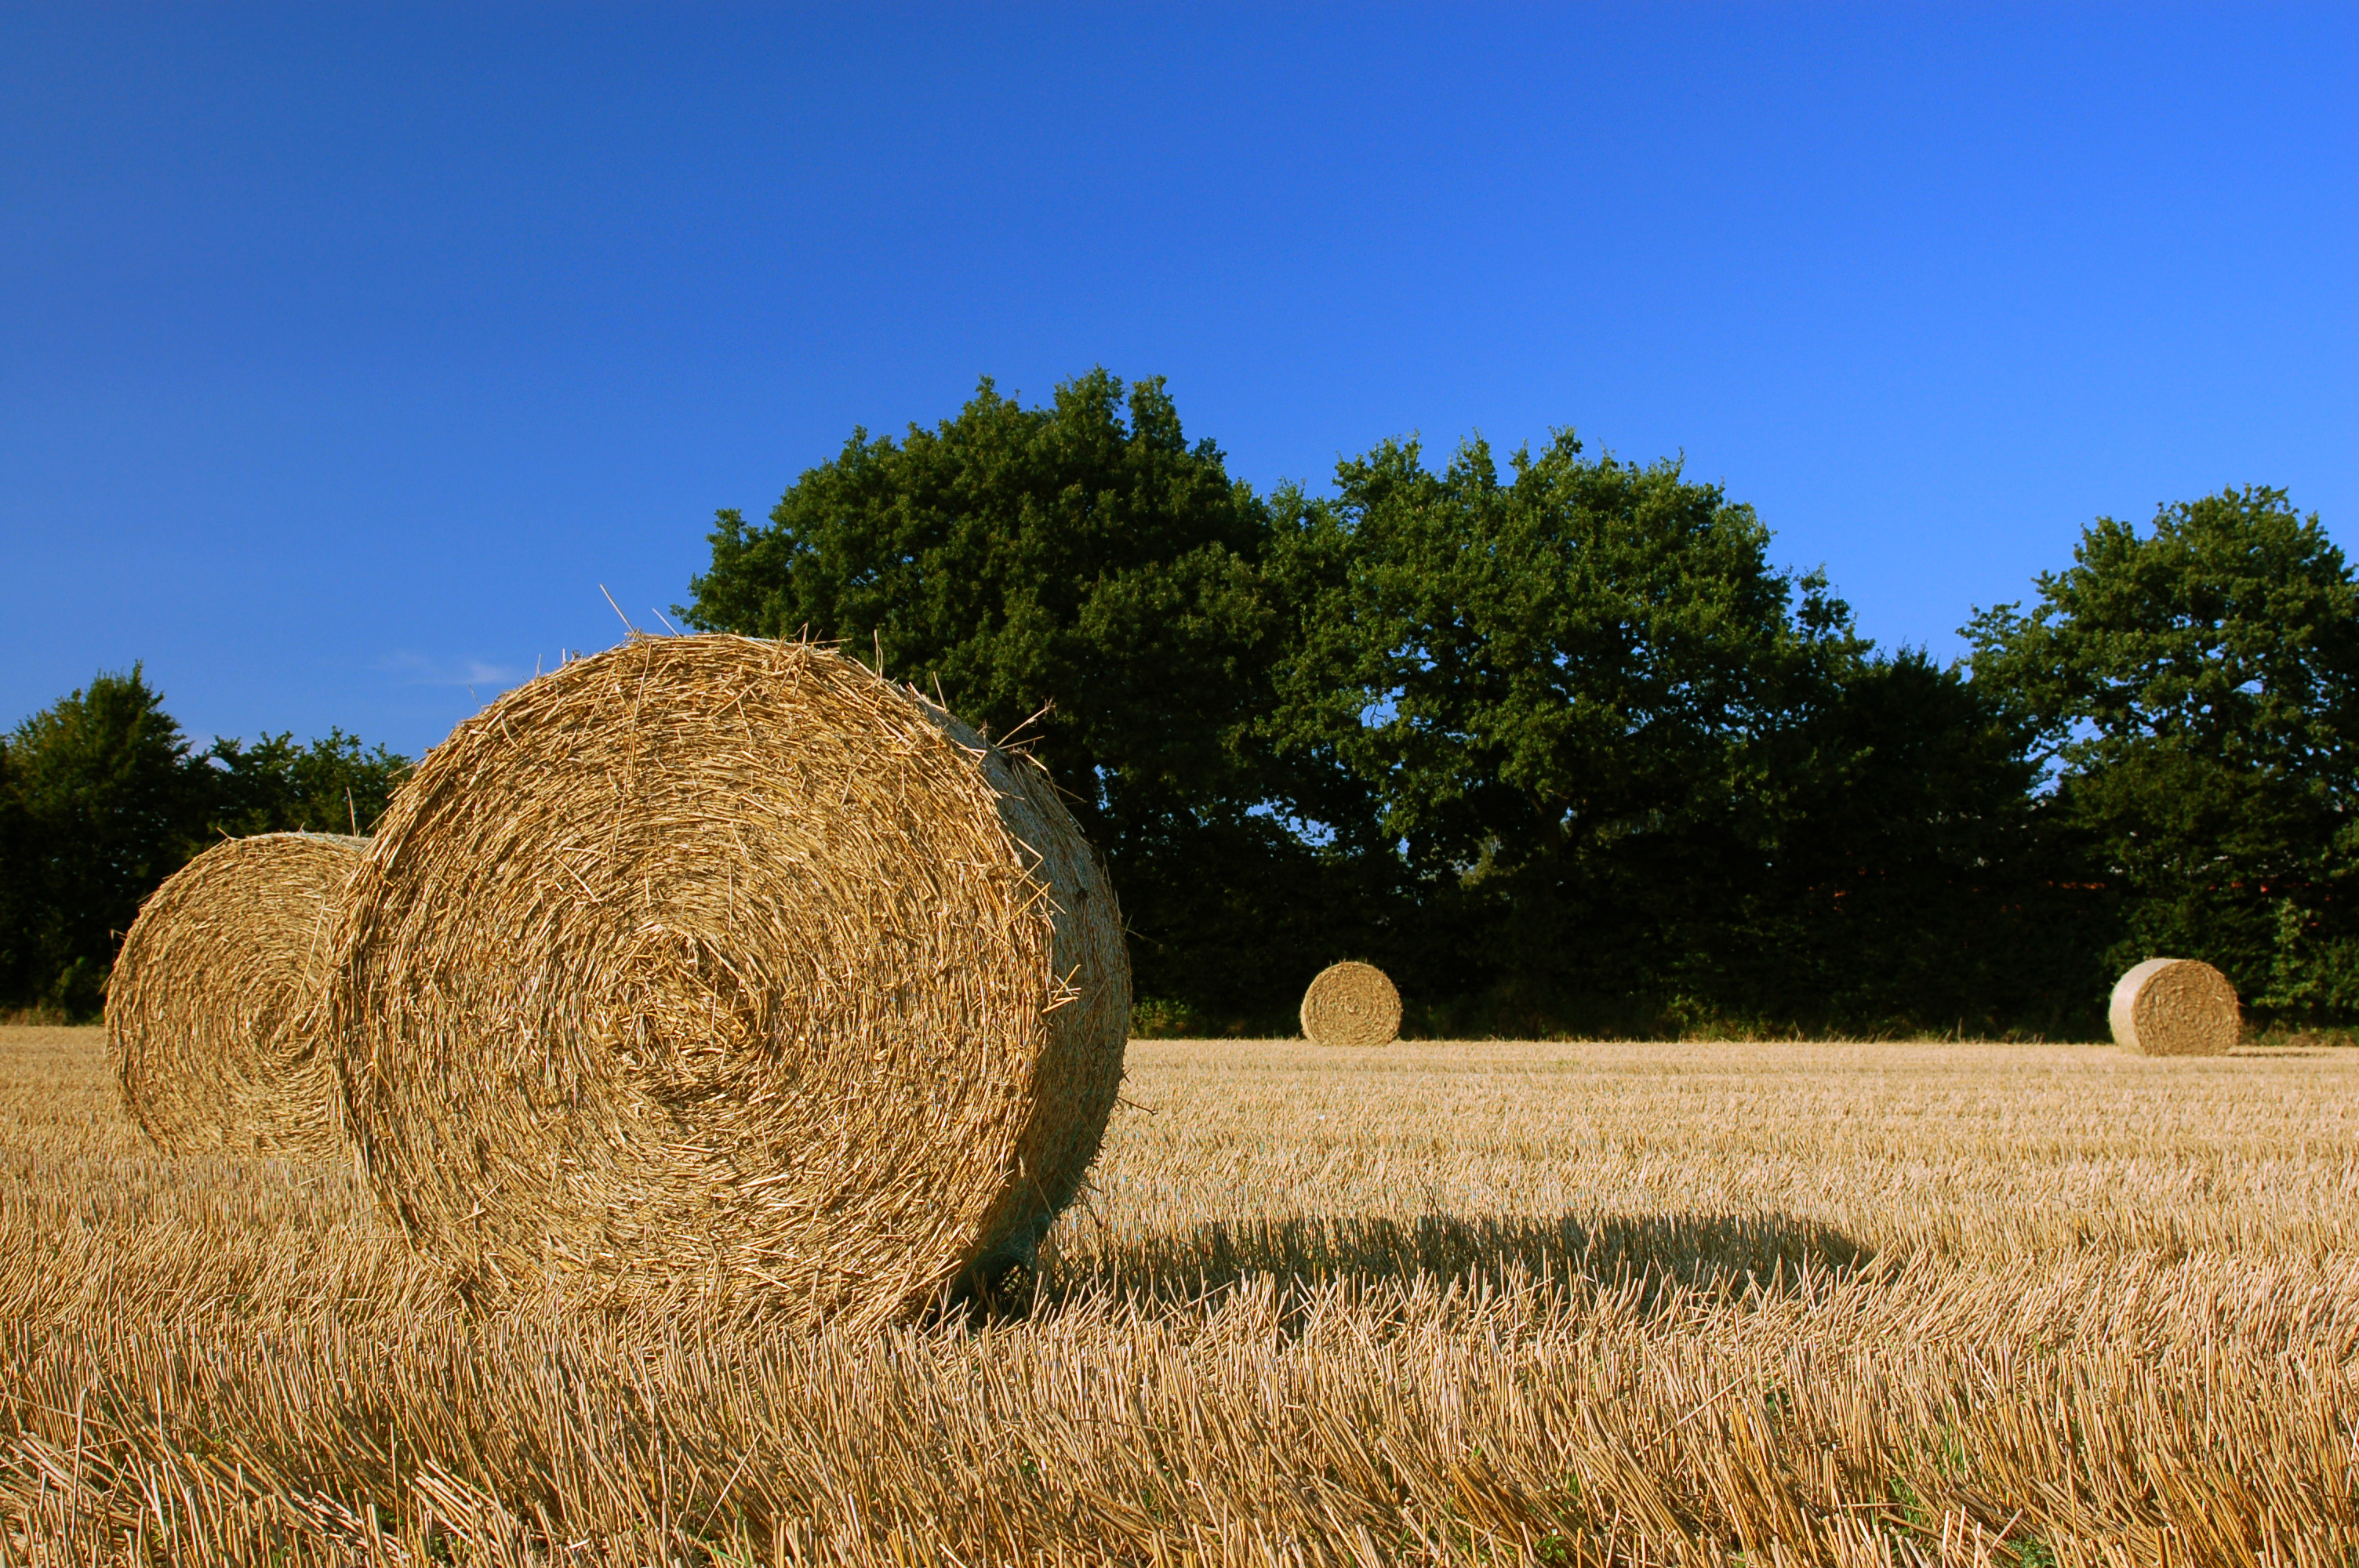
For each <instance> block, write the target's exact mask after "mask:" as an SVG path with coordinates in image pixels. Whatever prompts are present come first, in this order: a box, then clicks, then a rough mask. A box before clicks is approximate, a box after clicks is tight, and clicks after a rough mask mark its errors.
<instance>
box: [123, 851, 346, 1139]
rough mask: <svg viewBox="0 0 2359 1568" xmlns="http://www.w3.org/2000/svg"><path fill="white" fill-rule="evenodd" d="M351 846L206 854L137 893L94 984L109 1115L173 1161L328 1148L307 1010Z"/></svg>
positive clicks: (323, 1071) (327, 1113) (333, 1135)
mask: <svg viewBox="0 0 2359 1568" xmlns="http://www.w3.org/2000/svg"><path fill="white" fill-rule="evenodd" d="M367 849H368V840H367V839H365V838H345V837H343V836H342V835H340V834H327V833H265V834H261V835H259V836H257V837H255V838H231V839H228V840H226V841H224V842H223V843H219V844H216V845H214V846H213V847H212V849H207V850H206V851H205V852H204V853H203V854H201V855H199V856H198V857H197V858H196V859H195V860H190V862H189V863H188V864H187V865H185V866H183V867H181V868H180V869H179V871H175V872H173V873H172V875H171V876H169V877H168V878H167V879H165V881H164V885H163V886H161V887H159V888H158V889H157V890H156V891H155V892H152V893H150V894H148V895H147V903H143V904H141V905H140V906H139V915H138V918H137V919H136V920H134V921H133V922H132V923H131V929H130V931H129V932H128V933H126V934H125V936H124V938H123V950H122V952H120V953H119V954H117V955H116V956H115V959H114V972H113V974H112V975H111V976H110V977H109V979H108V980H107V985H106V1044H107V1050H108V1054H110V1055H111V1056H113V1057H114V1077H115V1082H116V1084H117V1085H119V1086H120V1087H121V1088H122V1091H123V1103H124V1106H125V1108H126V1109H128V1110H129V1111H130V1113H131V1116H132V1118H133V1119H135V1120H136V1121H137V1122H138V1123H139V1125H140V1126H141V1127H143V1128H145V1129H146V1130H147V1135H148V1136H149V1137H151V1138H153V1139H154V1140H155V1141H157V1142H158V1143H160V1144H162V1145H163V1146H164V1147H165V1148H166V1149H168V1150H169V1151H171V1152H174V1153H176V1154H184V1153H193V1152H197V1151H199V1150H228V1151H235V1152H242V1153H271V1154H281V1155H286V1156H288V1157H292V1158H323V1157H326V1156H328V1155H331V1154H333V1153H336V1152H338V1151H339V1150H341V1148H342V1130H341V1129H340V1128H339V1126H338V1124H337V1119H336V1082H335V1064H334V1059H333V1055H332V1053H330V1052H326V1051H321V1050H317V1049H315V1048H314V1045H315V1036H314V1035H313V1033H312V1032H311V1022H312V1020H311V1014H312V1011H313V1010H314V1008H315V1006H316V1005H317V1003H318V1000H319V998H320V994H321V988H322V985H323V983H324V981H325V979H326V976H327V973H328V956H329V934H328V930H327V926H328V924H329V914H330V913H331V911H332V909H333V907H334V906H335V905H336V904H337V903H338V901H339V900H341V899H342V896H343V892H344V888H345V884H346V883H348V882H349V881H351V880H352V876H353V871H356V870H358V869H359V867H360V863H361V857H362V856H363V854H364V852H365V851H366V850H367Z"/></svg>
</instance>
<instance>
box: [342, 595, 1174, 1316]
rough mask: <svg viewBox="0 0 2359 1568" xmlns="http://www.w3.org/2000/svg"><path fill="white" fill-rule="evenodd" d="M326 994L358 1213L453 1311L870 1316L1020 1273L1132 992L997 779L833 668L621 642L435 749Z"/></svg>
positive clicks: (1047, 846) (1036, 776)
mask: <svg viewBox="0 0 2359 1568" xmlns="http://www.w3.org/2000/svg"><path fill="white" fill-rule="evenodd" d="M348 909H349V914H350V918H349V922H348V924H347V925H346V926H345V927H344V928H343V930H342V933H341V935H340V937H339V942H338V957H337V978H336V982H335V984H334V985H333V986H332V988H331V990H330V993H329V1013H330V1019H331V1024H332V1028H333V1029H334V1031H335V1033H336V1035H337V1037H338V1039H339V1040H340V1041H341V1042H342V1061H343V1069H342V1081H343V1092H344V1099H345V1105H346V1108H347V1112H348V1115H349V1118H350V1120H351V1124H352V1127H353V1134H354V1137H355V1139H356V1141H357V1142H358V1145H359V1148H360V1150H361V1153H362V1156H363V1160H364V1165H365V1168H366V1170H367V1172H368V1173H369V1176H370V1178H371V1181H372V1183H373V1184H374V1185H375V1190H376V1191H377V1193H378V1195H379V1196H380V1197H381V1198H382V1199H383V1200H384V1202H385V1203H386V1205H387V1206H389V1207H390V1208H391V1209H392V1211H393V1212H394V1213H395V1215H396V1216H397V1217H398V1218H399V1220H400V1221H401V1223H402V1224H403V1225H404V1227H406V1228H407V1229H408V1232H409V1234H410V1236H411V1237H412V1238H413V1239H414V1240H415V1241H416V1242H417V1244H418V1245H419V1247H420V1248H421V1249H424V1250H426V1251H427V1252H428V1253H429V1254H430V1255H433V1256H436V1257H438V1258H440V1259H441V1260H443V1261H444V1262H446V1263H447V1264H448V1265H449V1266H450V1267H451V1269H452V1270H453V1271H455V1273H456V1274H457V1275H458V1277H459V1278H460V1280H461V1281H462V1284H464V1285H466V1286H468V1287H469V1288H472V1289H473V1290H475V1291H477V1292H480V1293H481V1294H483V1295H484V1296H486V1297H493V1298H496V1297H500V1296H506V1295H513V1294H515V1293H516V1292H525V1291H542V1290H548V1289H553V1288H554V1289H562V1290H564V1291H565V1292H568V1293H569V1294H570V1295H573V1296H576V1297H579V1298H582V1299H590V1300H604V1301H609V1302H629V1301H635V1300H647V1299H649V1298H651V1297H665V1296H671V1295H676V1294H679V1293H689V1294H694V1295H699V1296H704V1297H708V1298H720V1299H724V1300H727V1301H730V1302H733V1303H740V1302H742V1303H752V1304H754V1305H756V1306H757V1307H759V1308H762V1309H764V1310H773V1311H776V1312H777V1313H780V1314H783V1315H785V1316H787V1317H788V1318H790V1319H799V1320H802V1321H805V1322H811V1323H816V1322H820V1321H830V1322H834V1323H838V1324H842V1325H851V1326H855V1327H856V1326H860V1325H875V1324H881V1323H884V1322H886V1321H888V1320H891V1319H893V1318H895V1317H897V1316H900V1315H903V1314H908V1312H910V1311H912V1310H913V1309H915V1308H916V1307H918V1306H919V1305H920V1304H922V1303H925V1302H926V1301H928V1300H929V1299H930V1298H932V1297H934V1296H936V1295H937V1294H938V1293H939V1292H943V1291H944V1290H945V1289H947V1288H949V1287H951V1286H952V1285H953V1284H955V1283H956V1282H957V1281H960V1280H961V1278H962V1276H966V1275H969V1274H971V1273H972V1272H973V1271H979V1270H989V1269H993V1268H995V1267H997V1266H998V1265H1000V1264H1003V1263H1007V1262H1014V1261H1021V1260H1028V1259H1029V1257H1030V1255H1031V1253H1032V1250H1033V1248H1034V1247H1035V1245H1036V1244H1037V1242H1038V1239H1039V1237H1040V1235H1041V1233H1042V1232H1043V1231H1044V1230H1045V1229H1046V1228H1047V1227H1048V1224H1049V1220H1050V1219H1051V1218H1052V1217H1054V1216H1055V1214H1056V1212H1057V1211H1058V1210H1059V1209H1060V1207H1062V1206H1064V1205H1065V1204H1066V1203H1067V1202H1068V1201H1069V1200H1070V1199H1071V1197H1072V1196H1073V1194H1074V1192H1075V1190H1076V1189H1077V1188H1078V1186H1079V1185H1080V1183H1081V1179H1082V1172H1083V1171H1084V1169H1085V1168H1086V1167H1087V1165H1088V1163H1089V1162H1090V1160H1091V1159H1092V1158H1093V1156H1094V1155H1095V1153H1096V1151H1097V1147H1098V1141H1099V1138H1100V1136H1101V1134H1102V1133H1103V1130H1104V1127H1105V1121H1106V1118H1107V1116H1108V1114H1109V1113H1110V1112H1111V1110H1112V1108H1113V1104H1114V1095H1115V1092H1116V1090H1117V1088H1118V1087H1119V1085H1120V1080H1121V1075H1122V1055H1123V1047H1124V1043H1125V1033H1126V1026H1127V1023H1128V1020H1129V1012H1130V970H1129V962H1128V959H1127V957H1126V956H1125V950H1124V946H1123V940H1122V927H1121V917H1120V915H1119V914H1118V913H1117V912H1116V910H1115V907H1114V893H1113V891H1112V889H1111V888H1110V886H1109V885H1108V883H1107V881H1106V879H1105V875H1104V871H1103V868H1102V866H1101V864H1100V861H1099V860H1098V857H1097V856H1096V854H1095V852H1094V851H1093V849H1091V848H1090V846H1089V845H1088V844H1087V843H1086V842H1085V841H1083V839H1082V836H1081V834H1080V831H1079V829H1078V828H1077V827H1075V825H1074V823H1073V821H1072V818H1071V816H1070V815H1069V814H1068V813H1067V812H1066V811H1065V809H1064V807H1063V806H1062V805H1060V803H1059V801H1058V800H1057V798H1056V795H1055V792H1054V790H1053V789H1052V787H1051V786H1050V784H1049V780H1048V779H1047V777H1046V775H1045V774H1043V773H1041V771H1040V770H1039V768H1038V766H1037V765H1036V764H1034V763H1032V762H1029V761H1028V760H1026V759H1023V758H1020V757H1011V756H1009V755H1007V754H1006V753H1004V752H999V751H997V750H995V749H994V748H991V747H989V746H987V745H986V744H984V741H982V740H981V739H980V738H979V737H977V736H976V735H975V734H974V733H973V731H972V730H968V729H967V728H966V727H965V726H964V725H963V724H961V723H960V722H958V721H957V720H956V719H952V718H951V717H950V716H949V715H947V714H945V713H943V712H942V711H941V710H940V709H939V708H935V707H933V706H932V705H931V704H929V703H928V702H926V701H925V700H924V699H922V698H921V697H919V696H918V695H917V694H916V693H915V692H913V691H911V690H910V689H908V688H907V687H899V686H896V685H893V684H891V683H888V682H886V681H885V680H882V679H880V678H878V677H877V676H875V675H873V674H871V673H870V672H869V671H868V670H866V669H864V668H863V667H862V666H861V665H858V664H855V663H853V661H852V660H850V659H847V658H844V657H843V656H841V655H839V654H836V653H834V652H833V651H832V650H830V649H828V648H824V647H820V646H815V645H811V644H807V643H770V642H760V641H756V640H753V639H748V638H740V637H728V636H697V637H676V638H635V639H634V640H633V641H631V642H630V643H625V645H624V646H622V647H619V648H615V649H613V650H611V651H609V652H607V653H604V654H597V655H594V656H592V657H590V658H586V659H582V660H578V661H576V662H574V663H572V664H570V665H566V666H564V667H563V668H561V669H560V670H558V671H556V672H554V673H552V674H549V675H547V676H542V677H540V678H539V679H537V680H535V681H533V682H532V683H530V684H529V685H527V686H525V687H520V688H518V689H517V690H516V691H514V692H511V693H509V694H508V695H507V696H506V697H502V698H500V699H499V700H498V701H496V702H495V703H493V704H492V705H491V706H490V707H489V708H486V709H485V710H484V712H483V713H482V714H481V715H479V716H478V717H477V718H475V719H472V720H470V721H468V722H467V723H466V724H464V725H462V726H461V727H460V729H459V730H457V731H456V732H455V733H454V734H453V735H452V737H451V739H450V740H449V741H447V742H445V743H444V744H443V745H441V746H440V747H437V748H436V749H435V750H434V751H433V752H432V753H430V754H429V756H428V757H427V759H426V761H425V762H424V763H423V764H421V765H420V767H419V770H418V773H417V774H416V775H415V777H414V778H413V779H412V780H411V782H410V783H409V784H408V786H407V787H406V788H405V789H404V791H403V792H402V795H401V796H400V798H399V799H398V800H397V801H396V802H395V803H394V805H393V806H392V807H391V809H389V810H388V811H387V813H386V817H385V820H384V821H383V822H382V823H381V824H380V825H379V827H378V829H377V832H376V836H375V849H374V850H373V851H372V853H371V854H370V856H369V859H368V861H367V863H366V864H365V866H364V868H363V870H362V872H361V875H360V878H359V879H358V881H356V883H355V888H354V897H353V901H352V903H350V905H349V906H348Z"/></svg>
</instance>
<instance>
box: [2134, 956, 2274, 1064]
mask: <svg viewBox="0 0 2359 1568" xmlns="http://www.w3.org/2000/svg"><path fill="white" fill-rule="evenodd" d="M2105 1013H2106V1021H2107V1022H2109V1023H2110V1024H2111V1025H2112V1026H2113V1033H2114V1044H2117V1045H2120V1046H2121V1047H2123V1048H2124V1049H2125V1050H2129V1051H2136V1052H2137V1053H2138V1054H2141V1055H2147V1056H2218V1055H2223V1054H2226V1052H2227V1051H2228V1049H2229V1048H2230V1047H2231V1046H2233V1045H2234V1044H2236V1040H2237V1037H2238V1035H2239V1033H2241V1031H2242V1029H2243V1022H2244V1020H2243V1013H2242V1011H2241V1010H2240V1008H2239V1007H2238V1004H2237V1000H2236V988H2235V987H2234V986H2233V985H2231V984H2229V982H2228V977H2227V976H2225V975H2223V974H2222V973H2221V972H2220V971H2219V970H2217V969H2215V968H2212V966H2211V965H2209V964H2206V963H2202V962H2201V961H2199V960H2197V959H2193V958H2148V959H2147V961H2146V962H2145V963H2143V964H2139V965H2137V966H2136V968H2132V969H2131V970H2130V971H2129V972H2128V973H2127V974H2125V975H2124V976H2123V977H2122V978H2121V979H2119V980H2117V981H2116V982H2114V994H2113V998H2112V1000H2111V1001H2110V1003H2109V1004H2108V1005H2107V1007H2106V1010H2105Z"/></svg>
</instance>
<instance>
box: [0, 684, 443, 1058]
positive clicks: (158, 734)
mask: <svg viewBox="0 0 2359 1568" xmlns="http://www.w3.org/2000/svg"><path fill="white" fill-rule="evenodd" d="M407 774H408V762H406V761H405V760H404V759H402V758H400V757H397V756H396V755H394V754H393V753H392V752H388V751H386V749H385V748H384V747H382V746H379V747H377V748H376V749H375V750H374V751H370V750H367V749H365V748H364V747H363V745H362V744H361V742H360V741H357V740H355V739H353V737H351V736H349V735H346V734H344V733H343V732H342V731H341V730H331V731H330V732H329V734H328V737H327V738H326V739H325V740H321V741H313V742H311V744H310V745H309V746H298V745H296V744H295V742H294V741H293V739H292V737H291V736H288V735H277V736H265V737H264V738H263V739H262V740H261V741H258V742H256V743H255V744H254V745H253V746H250V747H249V746H245V745H242V744H241V743H239V742H238V741H215V742H214V744H213V745H212V748H211V749H210V750H209V751H206V752H192V751H191V749H190V745H189V742H188V740H187V738H186V737H185V736H184V735H183V734H182V733H181V731H180V727H179V723H177V722H176V721H175V720H174V719H172V717H171V715H170V714H168V713H167V712H165V711H164V706H163V697H161V695H160V694H159V693H158V692H157V691H156V690H155V689H154V688H153V687H150V686H148V684H147V676H146V673H145V672H144V671H143V670H142V669H141V668H140V667H139V666H138V665H133V666H132V668H131V670H130V672H129V673H128V674H103V673H102V674H101V675H100V676H98V677H97V678H96V679H94V680H92V682H91V683H90V685H89V686H88V687H84V688H82V689H81V690H78V691H75V692H73V693H71V695H69V696H67V697H64V698H62V699H60V701H58V702H56V703H54V704H52V705H51V706H50V707H49V708H44V709H42V710H41V711H40V712H39V713H37V714H35V715H34V716H33V717H31V718H30V719H26V720H25V721H24V722H23V723H21V724H19V725H17V726H16V729H15V730H13V731H12V732H10V734H9V735H8V736H7V737H6V739H5V741H0V1006H5V1007H10V1008H38V1009H48V1010H54V1011H60V1012H63V1013H65V1014H67V1015H69V1016H73V1017H86V1016H89V1015H90V1014H92V1013H94V1012H96V1011H98V1010H99V1008H100V1006H101V1004H102V1003H103V1000H104V996H105V985H106V974H107V970H108V968H110V967H111V966H112V965H113V963H114V950H115V947H116V946H117V945H118V944H119V943H120V941H121V940H122V936H123V933H124V932H125V931H126V930H128V929H129V928H130V925H131V922H132V919H133V918H134V917H135V916H136V914H138V912H139V905H140V903H141V902H142V901H143V900H145V899H146V898H147V895H148V894H149V893H150V892H154V891H155V889H156V887H157V886H158V884H159V883H160V882H162V881H163V880H164V879H165V878H166V877H168V876H169V875H171V874H172V873H173V872H174V871H178V870H179V868H180V867H181V866H183V865H185V864H187V863H188V860H189V859H190V856H192V855H194V854H195V853H196V852H197V851H198V850H199V849H202V848H203V847H204V846H205V845H206V844H207V843H209V842H212V840H214V839H215V838H220V837H222V836H223V835H225V834H226V835H231V836H236V837H243V836H245V835H246V834H250V833H269V832H281V831H288V830H293V829H308V830H312V831H322V832H346V831H349V830H350V828H349V825H350V824H351V823H352V822H353V820H354V819H355V817H357V820H358V821H359V823H360V825H361V827H363V829H364V830H365V829H366V828H367V827H370V826H372V825H373V824H374V822H375V818H376V816H378V815H379V814H380V813H382V812H383V811H384V809H385V804H386V799H387V798H388V796H389V795H390V794H391V792H392V790H393V789H394V787H396V786H397V784H399V782H400V781H401V779H402V778H403V777H405V776H407ZM348 802H349V804H348Z"/></svg>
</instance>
